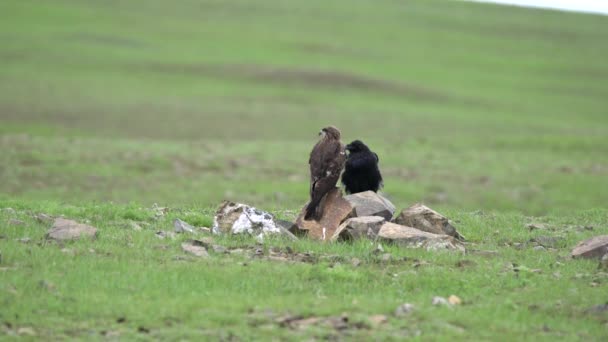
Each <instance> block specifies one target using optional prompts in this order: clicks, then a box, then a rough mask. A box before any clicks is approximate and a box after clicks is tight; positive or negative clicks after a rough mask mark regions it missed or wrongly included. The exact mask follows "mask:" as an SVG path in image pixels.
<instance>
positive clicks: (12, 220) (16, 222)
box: [8, 219, 25, 226]
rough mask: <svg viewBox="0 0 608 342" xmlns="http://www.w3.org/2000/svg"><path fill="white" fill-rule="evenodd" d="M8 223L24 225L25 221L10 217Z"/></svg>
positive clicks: (10, 224)
mask: <svg viewBox="0 0 608 342" xmlns="http://www.w3.org/2000/svg"><path fill="white" fill-rule="evenodd" d="M8 225H9V226H24V225H25V222H23V221H21V220H17V219H10V220H8Z"/></svg>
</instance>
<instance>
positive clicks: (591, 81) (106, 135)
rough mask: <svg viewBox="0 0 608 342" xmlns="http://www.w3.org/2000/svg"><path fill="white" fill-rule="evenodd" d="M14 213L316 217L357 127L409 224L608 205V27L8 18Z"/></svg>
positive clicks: (308, 10) (573, 20) (446, 15)
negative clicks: (339, 149) (149, 209)
mask: <svg viewBox="0 0 608 342" xmlns="http://www.w3.org/2000/svg"><path fill="white" fill-rule="evenodd" d="M0 41H1V42H2V44H1V45H0V151H1V152H0V198H5V199H13V198H15V199H27V200H59V201H62V202H66V203H76V202H80V201H108V200H111V201H115V202H136V203H141V204H142V205H150V204H152V203H159V204H164V205H170V206H178V205H194V206H201V207H213V206H216V205H217V204H218V203H219V201H221V200H222V199H231V200H235V201H241V202H247V203H249V204H252V205H256V206H259V207H262V208H264V209H269V210H273V209H296V208H299V207H300V206H301V205H303V204H304V203H305V202H306V200H307V198H308V177H309V173H308V172H309V171H308V164H307V161H308V154H309V152H310V150H311V148H312V146H313V145H314V144H315V142H316V139H317V133H318V131H319V129H320V128H321V127H324V126H327V125H329V124H332V125H335V126H337V127H339V128H340V129H341V131H342V135H343V140H344V142H345V143H348V142H350V141H351V140H354V139H361V140H363V141H364V142H365V143H367V144H368V145H369V146H370V147H371V149H372V150H373V151H375V152H377V153H378V155H379V156H380V167H381V171H382V173H383V175H384V178H385V189H384V192H385V194H386V195H387V196H388V197H389V198H390V199H392V200H393V202H394V203H395V204H396V205H397V207H404V206H406V205H410V204H412V203H414V202H418V201H423V202H425V203H427V204H429V205H433V206H434V207H437V208H456V209H461V210H467V211H475V210H497V211H521V212H523V213H526V214H532V215H542V214H547V213H552V214H556V215H559V214H560V213H566V212H569V211H573V210H580V209H588V208H596V207H605V206H606V203H607V201H608V191H607V190H608V157H607V156H608V138H607V137H608V125H607V124H608V82H607V80H608V63H607V61H608V44H606V42H608V17H607V16H602V15H593V14H581V13H569V12H558V11H548V10H539V9H527V8H517V7H509V6H501V5H493V4H481V3H476V2H461V1H439V0H437V1H429V0H411V1H395V0H381V1H378V0H373V1H372V0H356V1H352V0H348V1H346V0H335V1H325V0H309V1H280V0H258V1H249V0H231V1H225V0H216V1H200V0H197V1H195V0H181V1H173V2H170V1H159V0H148V1H118V0H116V1H112V0H106V1H94V0H88V1H83V0H54V1H42V0H38V1H34V0H18V1H16V0H3V1H2V2H0Z"/></svg>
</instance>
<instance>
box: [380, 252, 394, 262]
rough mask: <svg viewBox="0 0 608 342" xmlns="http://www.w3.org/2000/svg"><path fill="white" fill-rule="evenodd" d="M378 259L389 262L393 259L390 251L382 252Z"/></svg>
mask: <svg viewBox="0 0 608 342" xmlns="http://www.w3.org/2000/svg"><path fill="white" fill-rule="evenodd" d="M380 260H382V261H383V262H389V261H391V260H393V256H392V255H391V254H390V253H384V254H382V256H381V257H380Z"/></svg>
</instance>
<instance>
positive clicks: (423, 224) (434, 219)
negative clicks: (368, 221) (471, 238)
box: [392, 203, 464, 240]
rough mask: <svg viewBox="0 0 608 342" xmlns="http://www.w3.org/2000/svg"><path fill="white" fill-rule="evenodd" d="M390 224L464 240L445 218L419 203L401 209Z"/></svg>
mask: <svg viewBox="0 0 608 342" xmlns="http://www.w3.org/2000/svg"><path fill="white" fill-rule="evenodd" d="M392 222H393V223H396V224H400V225H403V226H408V227H413V228H416V229H420V230H422V231H425V232H428V233H433V234H445V235H449V236H453V237H455V238H457V239H459V240H464V237H463V236H462V235H460V233H458V231H456V228H454V226H452V224H451V223H450V221H449V220H448V219H447V217H445V216H443V215H441V214H440V213H438V212H436V211H435V210H433V209H431V208H429V207H427V206H425V205H423V204H420V203H416V204H414V205H413V206H411V207H409V208H406V209H403V210H402V211H401V213H400V214H399V216H397V217H396V218H395V219H394V220H393V221H392Z"/></svg>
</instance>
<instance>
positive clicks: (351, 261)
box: [350, 258, 361, 267]
mask: <svg viewBox="0 0 608 342" xmlns="http://www.w3.org/2000/svg"><path fill="white" fill-rule="evenodd" d="M350 263H351V264H352V265H353V266H354V267H359V265H361V260H359V259H357V258H352V259H351V260H350Z"/></svg>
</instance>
